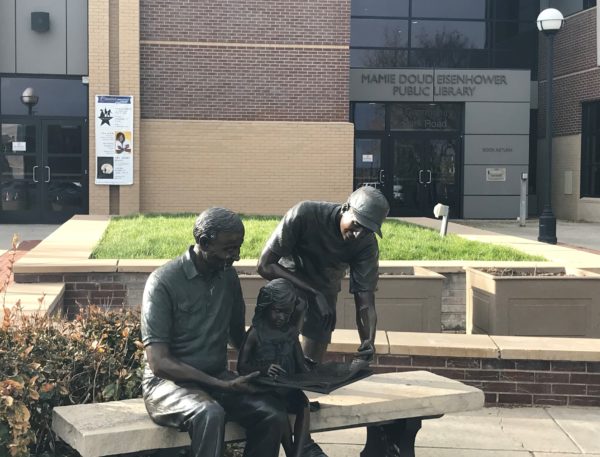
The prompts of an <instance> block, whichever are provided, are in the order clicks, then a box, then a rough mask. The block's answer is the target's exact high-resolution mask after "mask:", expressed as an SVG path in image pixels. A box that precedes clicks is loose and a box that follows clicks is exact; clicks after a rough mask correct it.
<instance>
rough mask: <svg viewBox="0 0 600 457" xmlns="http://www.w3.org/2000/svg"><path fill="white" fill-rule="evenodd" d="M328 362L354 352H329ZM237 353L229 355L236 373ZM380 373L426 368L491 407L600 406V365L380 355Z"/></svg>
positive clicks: (376, 365) (376, 368)
mask: <svg viewBox="0 0 600 457" xmlns="http://www.w3.org/2000/svg"><path fill="white" fill-rule="evenodd" d="M326 359H327V360H328V361H336V362H349V361H350V360H351V359H352V354H347V353H341V352H329V353H327V357H326ZM236 360H237V353H236V352H235V351H229V367H230V369H235V366H236ZM372 368H373V371H374V372H375V373H390V372H398V371H413V370H425V371H431V372H432V373H436V374H439V375H440V376H445V377H447V378H451V379H457V380H459V381H461V382H464V383H465V384H469V385H471V386H474V387H477V388H479V389H481V390H483V392H484V393H485V405H486V406H509V405H518V406H547V405H556V406H567V405H568V406H600V362H567V361H548V360H501V359H485V358H457V357H432V356H416V355H415V356H402V355H385V354H381V355H377V356H376V357H375V362H374V363H373V364H372Z"/></svg>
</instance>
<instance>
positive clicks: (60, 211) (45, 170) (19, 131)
mask: <svg viewBox="0 0 600 457" xmlns="http://www.w3.org/2000/svg"><path fill="white" fill-rule="evenodd" d="M0 134H1V142H0V222H5V223H7V222H9V223H60V222H64V221H65V220H67V219H68V218H70V217H71V216H72V215H73V214H77V213H87V131H86V125H85V121H83V120H79V119H77V120H69V119H39V118H38V119H19V118H15V119H7V118H3V119H2V121H1V122H0Z"/></svg>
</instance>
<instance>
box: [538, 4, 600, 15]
mask: <svg viewBox="0 0 600 457" xmlns="http://www.w3.org/2000/svg"><path fill="white" fill-rule="evenodd" d="M594 6H596V0H550V6H549V7H550V8H556V9H557V10H559V11H560V12H561V13H562V14H563V16H569V15H571V14H575V13H577V12H579V11H582V10H585V9H588V8H592V7H594Z"/></svg>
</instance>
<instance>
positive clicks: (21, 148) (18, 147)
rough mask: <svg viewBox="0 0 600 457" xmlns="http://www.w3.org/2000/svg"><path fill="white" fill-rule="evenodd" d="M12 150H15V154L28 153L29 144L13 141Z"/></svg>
mask: <svg viewBox="0 0 600 457" xmlns="http://www.w3.org/2000/svg"><path fill="white" fill-rule="evenodd" d="M12 150H13V152H25V151H27V142H26V141H13V142H12Z"/></svg>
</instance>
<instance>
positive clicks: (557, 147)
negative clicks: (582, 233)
mask: <svg viewBox="0 0 600 457" xmlns="http://www.w3.org/2000/svg"><path fill="white" fill-rule="evenodd" d="M541 151H544V150H543V149H541ZM552 159H553V160H552V206H553V209H554V213H555V215H556V217H558V218H559V219H569V220H577V219H578V214H577V212H578V205H579V181H580V180H579V177H580V172H581V135H569V136H561V137H555V138H554V142H553V144H552ZM567 173H570V174H572V177H573V178H572V180H573V182H572V193H571V194H566V193H565V190H567V189H565V175H566V174H567Z"/></svg>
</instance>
